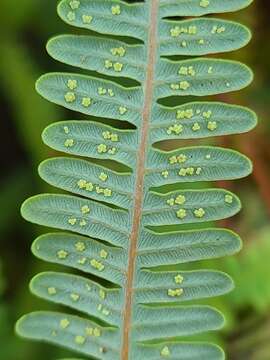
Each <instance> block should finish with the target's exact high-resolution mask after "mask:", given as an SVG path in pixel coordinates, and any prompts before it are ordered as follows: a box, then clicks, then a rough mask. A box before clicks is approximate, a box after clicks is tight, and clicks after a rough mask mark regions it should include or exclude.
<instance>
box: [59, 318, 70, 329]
mask: <svg viewBox="0 0 270 360" xmlns="http://www.w3.org/2000/svg"><path fill="white" fill-rule="evenodd" d="M69 324H70V322H69V321H68V319H62V320H60V327H61V328H62V329H66V328H67V327H68V326H69Z"/></svg>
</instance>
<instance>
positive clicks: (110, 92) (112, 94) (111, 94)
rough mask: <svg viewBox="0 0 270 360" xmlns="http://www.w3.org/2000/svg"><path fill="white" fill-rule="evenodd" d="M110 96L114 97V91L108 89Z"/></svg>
mask: <svg viewBox="0 0 270 360" xmlns="http://www.w3.org/2000/svg"><path fill="white" fill-rule="evenodd" d="M108 94H109V95H110V96H111V97H112V96H114V92H113V90H112V89H108Z"/></svg>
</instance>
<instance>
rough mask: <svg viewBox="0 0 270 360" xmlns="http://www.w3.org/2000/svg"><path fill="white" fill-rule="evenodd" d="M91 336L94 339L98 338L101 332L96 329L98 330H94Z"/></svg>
mask: <svg viewBox="0 0 270 360" xmlns="http://www.w3.org/2000/svg"><path fill="white" fill-rule="evenodd" d="M93 335H94V336H95V337H100V336H101V330H100V329H98V328H94V330H93Z"/></svg>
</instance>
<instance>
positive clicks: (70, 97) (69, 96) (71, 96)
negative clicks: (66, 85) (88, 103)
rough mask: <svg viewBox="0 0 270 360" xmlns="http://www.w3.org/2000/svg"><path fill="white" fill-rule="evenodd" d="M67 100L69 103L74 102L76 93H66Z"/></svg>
mask: <svg viewBox="0 0 270 360" xmlns="http://www.w3.org/2000/svg"><path fill="white" fill-rule="evenodd" d="M65 100H66V102H68V103H72V102H74V101H75V100H76V95H75V94H74V93H73V92H67V93H66V94H65Z"/></svg>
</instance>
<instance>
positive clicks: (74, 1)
mask: <svg viewBox="0 0 270 360" xmlns="http://www.w3.org/2000/svg"><path fill="white" fill-rule="evenodd" d="M69 5H70V7H71V9H72V10H76V9H78V8H79V6H80V1H79V0H72V1H70V3H69Z"/></svg>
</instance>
